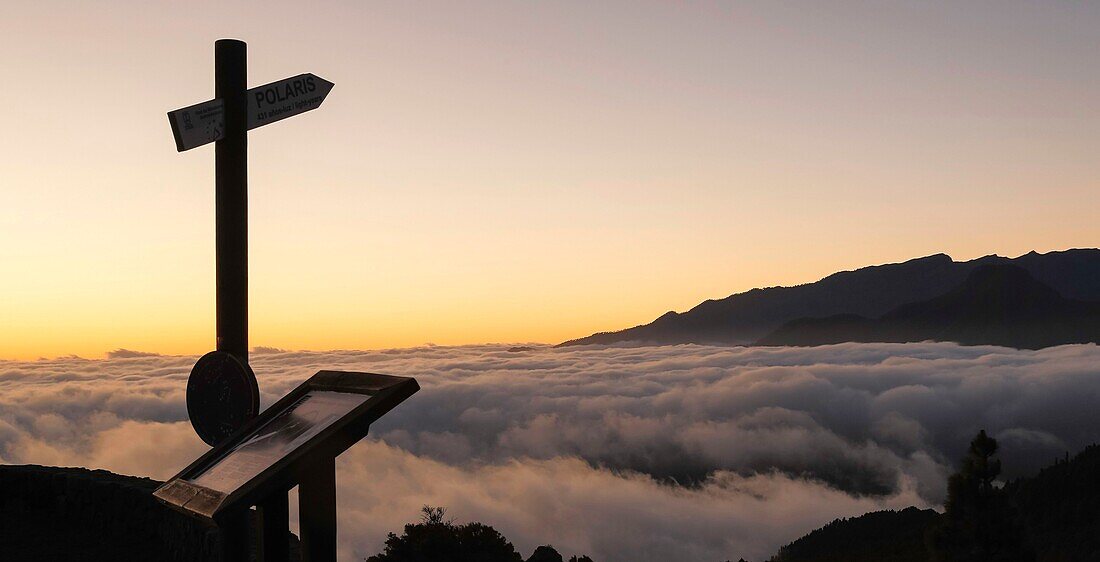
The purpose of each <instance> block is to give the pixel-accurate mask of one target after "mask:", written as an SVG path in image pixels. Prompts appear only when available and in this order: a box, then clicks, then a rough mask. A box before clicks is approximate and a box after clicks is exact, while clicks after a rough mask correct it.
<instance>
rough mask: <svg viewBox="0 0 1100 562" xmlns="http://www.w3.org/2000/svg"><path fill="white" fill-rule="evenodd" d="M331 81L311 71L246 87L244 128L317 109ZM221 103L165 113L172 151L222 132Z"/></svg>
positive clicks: (215, 101)
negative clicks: (172, 138) (246, 114)
mask: <svg viewBox="0 0 1100 562" xmlns="http://www.w3.org/2000/svg"><path fill="white" fill-rule="evenodd" d="M333 86H334V84H333V83H332V82H329V81H328V80H325V79H324V78H321V77H319V76H314V75H312V74H299V75H298V76H291V77H290V78H286V79H283V80H279V81H278V82H272V83H270V84H264V85H263V86H258V87H255V88H252V89H250V90H248V92H246V93H245V95H247V96H248V128H249V130H251V129H255V128H256V127H262V126H264V125H267V124H268V123H274V122H275V121H279V120H282V119H286V118H287V117H290V116H292V115H298V114H299V113H305V112H306V111H309V110H311V109H317V108H318V107H320V106H321V102H323V101H325V96H327V95H328V93H329V91H330V90H332V87H333ZM224 111H225V106H224V104H223V103H222V100H220V99H213V100H210V101H205V102H202V103H199V104H195V105H192V106H190V107H185V108H183V109H177V110H175V111H169V112H168V121H169V123H171V124H172V136H174V137H175V138H176V150H178V151H179V152H183V151H184V150H191V149H192V148H195V147H196V146H202V145H204V144H208V143H212V142H214V141H216V140H219V139H221V138H222V135H223V134H224V133H225V115H224Z"/></svg>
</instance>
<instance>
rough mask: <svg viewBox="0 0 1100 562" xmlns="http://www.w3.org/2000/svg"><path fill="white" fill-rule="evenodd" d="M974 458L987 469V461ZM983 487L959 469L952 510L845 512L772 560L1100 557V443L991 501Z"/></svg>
mask: <svg viewBox="0 0 1100 562" xmlns="http://www.w3.org/2000/svg"><path fill="white" fill-rule="evenodd" d="M994 443H995V442H994ZM994 447H996V445H994ZM995 463H996V461H993V463H991V464H990V466H994V467H995V468H999V464H995ZM967 464H968V463H967V462H965V461H964V466H966V465H967ZM969 465H970V467H971V468H972V472H974V473H979V472H980V468H981V466H980V465H981V463H969ZM965 470H966V469H965V468H964V472H965ZM987 474H988V471H987ZM979 489H980V488H975V489H973V490H970V491H968V490H967V489H966V486H965V479H963V478H961V477H960V475H958V474H957V475H956V476H953V477H952V483H951V484H950V485H949V498H948V511H949V513H946V514H941V513H937V512H935V511H932V510H923V511H922V510H919V509H917V508H913V507H911V508H908V509H905V510H902V511H878V512H874V513H868V514H865V515H861V516H859V517H852V518H848V519H837V520H835V521H833V522H832V523H829V524H828V525H825V526H824V527H822V528H820V529H817V530H815V531H813V532H811V533H809V534H807V535H806V536H804V537H802V538H800V539H798V540H796V541H794V542H792V543H790V544H788V545H787V546H784V547H783V548H781V549H780V550H779V553H778V554H776V555H775V556H774V557H772V558H771V560H770V561H769V562H871V561H875V562H917V561H922V562H923V561H933V560H942V561H945V562H946V561H960V562H961V561H967V562H969V561H973V562H979V561H1013V562H1073V561H1085V560H1100V446H1098V445H1092V446H1089V447H1087V448H1085V449H1084V450H1083V451H1081V452H1080V453H1079V454H1078V455H1077V456H1075V457H1073V458H1072V459H1066V460H1058V461H1055V463H1054V464H1053V465H1051V466H1049V467H1047V468H1045V469H1043V470H1042V471H1040V472H1039V473H1038V474H1036V475H1035V476H1032V477H1029V478H1021V479H1018V480H1014V481H1012V482H1009V483H1007V484H1006V485H1005V486H1004V487H1003V488H1001V489H1000V490H990V491H989V492H990V493H989V494H988V496H987V497H985V498H984V500H983V498H982V497H981V496H982V494H981V493H980V492H979V491H978V490H979ZM952 502H954V505H955V506H956V507H954V511H955V512H956V514H955V515H954V516H952V514H951V513H950V512H951V510H952V505H951V504H952ZM983 502H984V503H983Z"/></svg>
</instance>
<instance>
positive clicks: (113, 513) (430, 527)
mask: <svg viewBox="0 0 1100 562" xmlns="http://www.w3.org/2000/svg"><path fill="white" fill-rule="evenodd" d="M160 484H161V483H160V482H158V481H156V480H151V479H149V478H137V477H134V476H123V475H119V474H114V473H111V472H107V471H106V470H88V469H85V468H59V467H49V466H35V465H0V560H2V561H4V562H22V561H33V562H44V561H53V560H80V561H99V560H110V561H114V562H126V561H130V560H135V561H149V560H155V561H157V562H177V561H178V562H194V561H197V560H202V561H204V562H206V561H208V562H220V561H221V534H220V532H219V531H218V529H217V528H216V527H214V526H211V525H207V524H205V523H203V522H202V521H200V520H198V519H195V518H192V517H188V516H187V515H184V514H182V513H179V512H176V511H173V510H171V509H169V508H167V507H165V506H164V505H162V504H161V503H160V502H158V501H156V500H155V499H154V498H153V495H152V493H153V490H155V489H156V488H157V486H159V485H160ZM445 513H446V510H445V509H444V508H430V507H427V506H425V507H424V514H425V516H424V518H423V520H422V521H421V522H419V523H413V524H409V525H406V526H405V531H404V533H403V534H402V535H401V536H397V535H394V534H392V533H391V534H390V536H389V540H387V541H386V547H385V550H384V551H383V552H381V553H379V554H378V555H375V556H372V557H370V558H369V560H370V561H371V562H426V561H429V560H430V561H432V562H525V561H524V559H523V558H522V557H521V556H520V554H519V553H518V552H517V551H516V550H515V548H514V547H513V546H512V544H511V543H510V542H508V540H507V539H506V538H504V536H502V535H501V534H500V533H499V532H497V531H496V530H495V529H493V528H492V527H490V526H488V525H484V524H481V523H465V524H461V525H458V524H455V523H454V522H453V521H450V520H447V519H445V517H444V514H445ZM253 525H255V520H253ZM287 540H288V541H289V542H290V560H291V561H298V560H301V549H300V547H299V544H298V538H297V537H296V536H294V535H293V534H290V535H288V536H287ZM257 550H258V545H254V546H253V552H252V559H253V560H255V559H256V552H257ZM526 562H593V561H592V559H591V558H589V557H588V556H585V555H573V556H571V557H570V558H568V559H565V558H563V557H562V555H561V554H559V553H558V552H557V550H555V549H554V548H553V547H552V546H550V545H544V546H540V547H538V548H537V549H536V550H535V551H534V553H532V555H531V556H530V557H528V558H527V559H526Z"/></svg>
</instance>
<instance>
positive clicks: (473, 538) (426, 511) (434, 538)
mask: <svg viewBox="0 0 1100 562" xmlns="http://www.w3.org/2000/svg"><path fill="white" fill-rule="evenodd" d="M421 512H422V515H421V521H420V523H415V524H414V523H410V524H408V525H405V532H404V533H402V535H401V536H400V537H399V536H397V535H395V534H393V533H390V534H389V536H388V537H387V538H386V548H385V550H383V551H382V553H381V554H376V555H374V556H371V557H370V558H367V562H523V558H522V557H521V556H520V555H519V553H518V552H516V549H515V547H514V546H512V543H510V542H508V540H507V539H505V538H504V536H502V535H501V534H500V533H499V532H497V530H496V529H494V528H492V527H490V526H488V525H483V524H481V523H466V524H463V525H456V524H454V521H453V520H446V519H445V516H446V513H447V510H446V509H445V508H442V507H431V506H427V505H426V506H424V507H423V508H421Z"/></svg>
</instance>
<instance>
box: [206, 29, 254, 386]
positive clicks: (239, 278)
mask: <svg viewBox="0 0 1100 562" xmlns="http://www.w3.org/2000/svg"><path fill="white" fill-rule="evenodd" d="M247 88H248V84H247V60H246V51H245V43H244V41H238V40H236V39H219V40H217V41H216V42H215V43H214V97H215V98H218V99H221V100H222V101H223V102H224V104H225V105H224V107H225V109H224V111H225V132H224V135H223V136H222V138H221V140H219V141H217V142H216V143H215V144H214V169H215V171H214V183H215V188H214V189H215V195H214V198H215V205H216V211H215V215H216V218H215V246H216V248H217V258H216V263H217V265H216V277H217V281H216V284H217V297H216V299H217V319H216V321H215V323H216V325H217V349H218V351H227V352H229V353H231V354H233V355H235V356H236V357H237V359H239V360H240V361H241V363H243V364H245V365H248V135H247V131H248V99H247V97H246V93H245V92H246V91H247Z"/></svg>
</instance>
